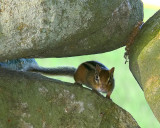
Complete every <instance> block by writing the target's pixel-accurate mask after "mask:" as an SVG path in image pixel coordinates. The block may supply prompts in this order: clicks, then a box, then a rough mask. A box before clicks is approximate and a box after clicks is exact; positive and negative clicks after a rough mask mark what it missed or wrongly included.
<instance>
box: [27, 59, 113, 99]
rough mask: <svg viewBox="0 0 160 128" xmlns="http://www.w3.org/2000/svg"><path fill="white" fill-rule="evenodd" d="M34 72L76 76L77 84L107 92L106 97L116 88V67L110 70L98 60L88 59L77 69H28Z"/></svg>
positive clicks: (97, 91) (96, 90)
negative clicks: (114, 74) (114, 75)
mask: <svg viewBox="0 0 160 128" xmlns="http://www.w3.org/2000/svg"><path fill="white" fill-rule="evenodd" d="M28 70H29V71H32V72H40V73H43V74H47V75H68V76H72V77H74V80H75V83H76V84H81V85H82V84H84V85H86V86H87V87H89V88H91V89H92V90H93V91H95V92H96V93H97V94H100V93H99V92H103V93H107V95H106V98H108V99H110V95H111V93H112V91H113V89H114V77H113V73H114V67H113V68H111V69H110V70H109V69H108V68H107V67H105V66H104V65H103V64H101V63H100V62H97V61H87V62H84V63H82V64H80V65H79V67H78V68H77V69H75V68H72V67H60V68H43V67H32V68H30V69H28Z"/></svg>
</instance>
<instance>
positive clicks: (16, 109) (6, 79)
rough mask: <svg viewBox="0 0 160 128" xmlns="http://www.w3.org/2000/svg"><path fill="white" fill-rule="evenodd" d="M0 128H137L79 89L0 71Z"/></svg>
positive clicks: (121, 112) (107, 103)
mask: <svg viewBox="0 0 160 128" xmlns="http://www.w3.org/2000/svg"><path fill="white" fill-rule="evenodd" d="M0 112H1V116H0V127H1V128H67V127H68V128H82V127H88V128H140V127H139V126H138V124H137V123H136V121H135V120H134V119H133V117H132V116H131V115H130V114H129V113H128V112H127V111H125V110H124V109H122V108H120V107H119V106H117V105H116V104H115V103H114V102H112V101H111V100H108V99H106V98H104V97H100V96H99V95H97V94H96V93H94V92H92V91H91V90H89V89H85V88H82V87H80V86H78V85H74V84H71V83H65V82H61V81H57V80H54V79H49V78H47V77H43V76H41V75H38V74H34V73H27V72H22V71H13V70H6V69H3V68H1V69H0Z"/></svg>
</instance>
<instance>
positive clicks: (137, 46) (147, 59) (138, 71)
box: [129, 10, 160, 121]
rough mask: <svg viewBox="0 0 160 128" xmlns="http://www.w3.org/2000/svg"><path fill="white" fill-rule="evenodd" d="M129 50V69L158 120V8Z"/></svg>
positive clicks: (159, 75) (159, 78) (159, 38)
mask: <svg viewBox="0 0 160 128" xmlns="http://www.w3.org/2000/svg"><path fill="white" fill-rule="evenodd" d="M130 50H131V53H130V56H129V60H130V62H129V65H130V70H131V72H132V73H133V75H134V77H135V78H136V80H137V81H138V83H139V85H140V86H141V88H142V89H143V90H144V94H145V97H146V100H147V102H148V104H149V105H150V107H151V109H152V111H153V113H154V115H155V116H156V117H157V119H158V120H159V121H160V10H159V11H158V12H157V13H156V14H155V15H154V16H152V17H151V18H150V19H149V20H148V21H147V22H146V23H145V24H144V25H143V27H142V29H141V31H140V33H139V35H138V36H137V38H136V39H135V42H134V44H133V46H132V47H131V48H130Z"/></svg>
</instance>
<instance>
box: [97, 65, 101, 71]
mask: <svg viewBox="0 0 160 128" xmlns="http://www.w3.org/2000/svg"><path fill="white" fill-rule="evenodd" d="M99 72H101V67H100V66H99V65H98V64H96V73H99Z"/></svg>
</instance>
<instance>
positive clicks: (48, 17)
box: [0, 0, 143, 61]
mask: <svg viewBox="0 0 160 128" xmlns="http://www.w3.org/2000/svg"><path fill="white" fill-rule="evenodd" d="M142 20H143V4H142V2H141V0H69V1H68V0H67V1H64V0H30V1H23V2H22V1H19V0H12V1H11V0H5V1H0V61H4V60H6V59H16V58H35V57H66V56H75V55H85V54H93V53H102V52H106V51H111V50H114V49H117V48H119V47H122V46H124V44H125V41H126V37H127V36H128V35H129V33H130V32H131V30H132V29H133V27H134V25H135V24H136V23H137V21H142Z"/></svg>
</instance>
